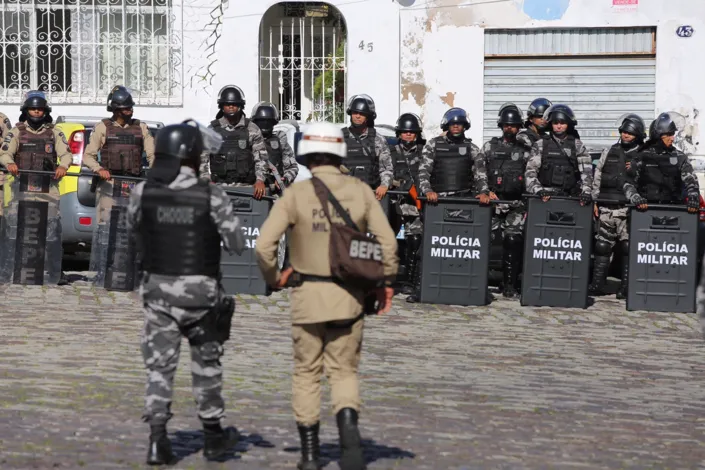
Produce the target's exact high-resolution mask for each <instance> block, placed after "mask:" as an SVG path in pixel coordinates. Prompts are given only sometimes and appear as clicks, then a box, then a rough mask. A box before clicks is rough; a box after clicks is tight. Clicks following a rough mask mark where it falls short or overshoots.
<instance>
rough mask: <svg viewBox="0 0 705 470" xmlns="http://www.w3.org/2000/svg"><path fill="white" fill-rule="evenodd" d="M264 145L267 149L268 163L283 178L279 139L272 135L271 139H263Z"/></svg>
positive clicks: (282, 156)
mask: <svg viewBox="0 0 705 470" xmlns="http://www.w3.org/2000/svg"><path fill="white" fill-rule="evenodd" d="M264 145H265V147H267V156H269V161H270V162H271V163H272V165H274V166H275V167H276V168H277V171H278V172H279V174H280V175H281V176H284V152H283V151H282V146H281V142H279V137H277V135H276V134H273V135H272V136H271V137H265V139H264Z"/></svg>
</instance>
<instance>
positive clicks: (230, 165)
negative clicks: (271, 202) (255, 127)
mask: <svg viewBox="0 0 705 470" xmlns="http://www.w3.org/2000/svg"><path fill="white" fill-rule="evenodd" d="M249 123H250V120H249V119H246V118H245V125H244V126H238V127H235V128H234V129H232V130H226V129H225V128H224V127H223V126H221V125H220V121H218V120H217V119H216V120H215V121H213V122H211V126H212V127H213V130H214V131H216V132H217V133H218V134H220V135H222V136H223V146H222V147H221V148H220V153H219V154H217V155H211V157H210V158H211V174H212V175H213V176H214V177H215V178H214V179H215V181H218V182H223V183H244V184H255V181H256V180H257V177H256V175H255V157H254V155H253V154H252V145H251V144H250V132H249V130H248V125H249Z"/></svg>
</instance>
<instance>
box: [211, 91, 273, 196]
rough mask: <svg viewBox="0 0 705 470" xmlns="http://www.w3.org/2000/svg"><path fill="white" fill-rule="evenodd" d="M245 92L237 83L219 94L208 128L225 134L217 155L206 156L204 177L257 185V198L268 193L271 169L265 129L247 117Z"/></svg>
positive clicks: (217, 181) (219, 181) (218, 180)
mask: <svg viewBox="0 0 705 470" xmlns="http://www.w3.org/2000/svg"><path fill="white" fill-rule="evenodd" d="M245 103H246V102H245V94H244V93H243V92H242V90H241V89H240V88H239V87H237V86H235V85H227V86H225V87H223V88H222V89H221V90H220V92H219V93H218V109H219V111H218V114H216V116H215V119H214V120H213V121H211V123H210V126H208V127H209V128H211V129H213V130H214V131H216V132H217V133H218V134H220V135H221V136H222V137H223V147H222V148H221V149H220V151H219V152H218V153H217V154H215V155H205V154H204V155H203V156H202V159H201V178H204V179H207V180H212V181H214V182H216V183H221V184H223V185H225V186H254V193H253V195H254V198H255V199H261V198H262V196H264V195H265V192H266V189H267V188H266V186H265V184H264V182H265V181H266V180H267V175H268V174H269V172H270V169H269V164H268V162H269V159H268V156H267V147H266V145H265V143H264V137H263V136H262V131H260V128H259V127H257V126H256V125H255V123H253V122H252V121H251V120H250V119H247V118H246V117H245V112H244V111H243V110H244V108H245Z"/></svg>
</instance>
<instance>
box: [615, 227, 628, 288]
mask: <svg viewBox="0 0 705 470" xmlns="http://www.w3.org/2000/svg"><path fill="white" fill-rule="evenodd" d="M619 251H620V254H621V255H622V279H621V282H620V283H619V290H618V291H617V298H618V299H620V300H623V299H626V298H627V289H628V288H629V240H622V241H621V242H619Z"/></svg>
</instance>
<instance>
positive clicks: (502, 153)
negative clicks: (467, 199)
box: [487, 137, 526, 199]
mask: <svg viewBox="0 0 705 470" xmlns="http://www.w3.org/2000/svg"><path fill="white" fill-rule="evenodd" d="M525 169H526V165H525V162H524V150H522V148H521V147H519V146H518V145H517V144H511V145H506V144H503V143H502V141H501V140H500V139H499V138H497V137H494V138H493V139H492V140H490V155H488V156H487V179H488V183H489V187H490V190H491V191H492V192H494V193H496V194H497V195H501V197H500V199H518V198H520V197H521V195H522V193H523V192H524V170H525Z"/></svg>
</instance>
